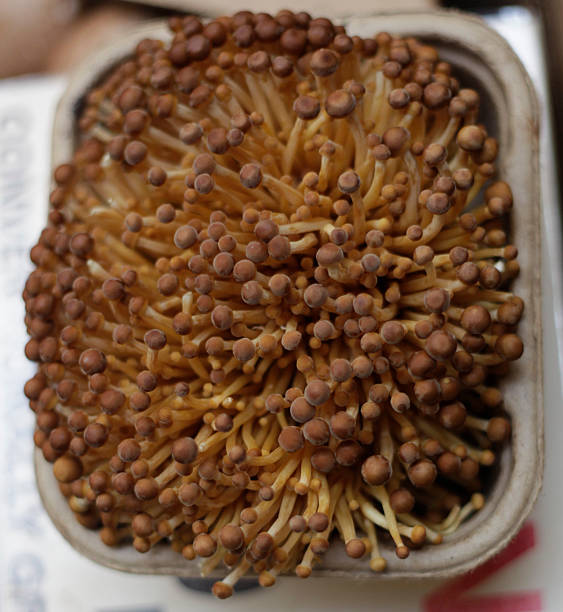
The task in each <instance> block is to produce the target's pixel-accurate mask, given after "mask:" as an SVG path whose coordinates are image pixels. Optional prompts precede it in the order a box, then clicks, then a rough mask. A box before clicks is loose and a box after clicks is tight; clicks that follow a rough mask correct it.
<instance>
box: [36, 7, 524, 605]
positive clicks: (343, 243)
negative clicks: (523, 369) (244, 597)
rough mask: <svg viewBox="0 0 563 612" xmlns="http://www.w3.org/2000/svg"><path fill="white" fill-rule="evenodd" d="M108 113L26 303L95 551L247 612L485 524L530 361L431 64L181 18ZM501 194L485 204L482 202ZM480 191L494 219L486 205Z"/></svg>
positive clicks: (316, 28) (46, 422) (60, 468)
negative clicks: (343, 556)
mask: <svg viewBox="0 0 563 612" xmlns="http://www.w3.org/2000/svg"><path fill="white" fill-rule="evenodd" d="M170 27H171V30H172V33H173V38H172V42H171V44H170V45H168V46H167V45H165V44H164V43H163V42H161V41H158V40H143V41H142V42H140V43H139V44H138V46H137V48H136V51H135V53H134V55H133V56H132V57H131V59H129V60H128V61H125V62H124V63H122V64H120V65H119V66H118V67H117V68H115V69H114V70H113V72H112V73H111V74H110V76H109V77H108V78H106V80H105V81H104V82H103V83H102V84H101V85H100V86H98V87H96V88H95V89H93V90H92V91H91V92H90V93H89V94H88V96H87V99H86V101H85V109H84V111H83V113H82V116H81V118H80V121H79V127H80V130H81V140H80V145H79V146H78V148H77V150H76V152H75V154H74V157H73V160H72V162H71V163H68V164H64V165H61V166H59V167H58V168H57V169H56V170H55V173H54V179H55V182H56V186H55V188H54V190H53V192H52V193H51V197H50V203H51V209H50V213H49V225H48V227H47V228H46V229H45V230H43V232H42V234H41V237H40V239H39V242H38V244H37V245H36V246H35V247H33V249H32V251H31V259H32V261H33V262H34V264H35V265H36V270H35V271H34V272H32V274H31V275H30V277H29V279H28V280H27V283H26V286H25V291H24V298H25V302H26V311H27V315H26V324H27V327H28V330H29V333H30V335H31V339H30V341H29V343H28V344H27V346H26V355H27V357H28V358H29V359H31V360H33V361H35V362H37V364H38V371H37V374H36V375H35V376H34V377H33V378H32V379H31V380H30V381H28V382H27V383H26V385H25V393H26V395H27V397H28V398H29V400H30V405H31V408H32V409H33V411H34V412H35V413H36V415H37V428H36V431H35V443H36V445H37V446H38V447H39V448H41V449H42V451H43V455H44V457H45V459H46V460H47V461H50V462H53V463H54V466H53V469H54V474H55V476H56V478H57V479H58V481H59V482H60V488H61V491H62V492H63V493H64V495H66V496H67V497H68V503H69V504H70V507H71V508H72V510H73V511H74V513H75V515H76V517H77V519H78V520H79V521H80V522H81V523H82V524H83V525H85V526H87V527H90V528H98V527H100V526H102V527H101V530H100V536H101V538H102V540H103V542H104V543H105V544H107V545H109V546H115V545H118V544H119V543H121V542H123V541H131V540H132V542H133V546H134V547H135V548H136V549H137V550H138V551H139V552H146V551H148V550H149V549H151V548H152V547H153V546H155V545H157V544H158V543H159V542H161V541H165V542H168V543H169V544H170V545H171V546H172V548H173V549H174V550H175V551H177V552H178V553H181V554H182V555H183V556H184V557H185V558H186V559H189V560H191V559H194V558H196V557H199V558H201V559H202V565H201V569H202V572H203V574H204V575H207V574H209V573H210V572H212V571H213V570H214V569H215V568H223V569H224V572H225V574H226V577H225V578H224V579H223V580H221V581H219V582H216V583H215V585H214V587H213V592H214V593H215V595H217V596H218V597H221V598H224V597H228V596H229V595H231V594H232V592H233V587H234V585H235V583H236V582H237V580H238V579H239V578H240V577H241V576H243V575H244V574H245V573H247V572H248V571H251V570H253V571H255V572H256V573H257V574H258V575H259V581H260V584H261V585H262V586H270V585H272V584H274V582H275V580H276V576H277V575H278V574H281V573H283V572H290V571H292V572H295V573H296V574H297V575H298V576H301V577H307V576H308V575H309V574H310V573H311V570H312V567H313V565H314V564H315V563H316V562H317V561H319V560H320V559H321V558H322V556H323V555H324V554H325V553H326V551H327V550H328V548H329V541H330V538H331V536H332V535H333V534H334V533H335V532H338V534H339V535H340V537H341V538H342V540H343V541H344V543H345V549H346V553H347V554H348V555H349V556H350V557H353V558H360V557H367V558H369V565H370V567H371V568H372V569H373V570H374V571H376V572H379V571H383V570H384V569H385V565H386V562H385V559H384V557H383V556H382V553H381V550H382V548H380V543H381V542H380V540H382V541H389V542H392V544H393V546H394V548H395V550H396V554H397V555H398V556H399V557H400V558H405V557H407V556H408V555H409V551H410V550H411V549H418V548H419V547H421V546H422V545H424V544H425V543H431V544H438V543H439V542H440V541H441V540H442V539H443V537H445V536H448V535H450V534H452V533H453V532H455V530H456V529H457V528H458V527H459V525H460V524H461V523H462V522H463V521H464V520H466V519H467V518H468V517H469V516H470V515H471V514H472V513H473V512H475V511H477V510H479V509H480V508H481V507H482V506H483V504H484V503H485V498H484V495H483V491H484V487H485V484H486V480H487V466H490V465H492V464H493V463H494V461H495V456H496V455H497V453H498V448H497V445H498V444H499V443H502V442H503V441H505V440H507V439H508V438H509V431H510V425H509V421H508V420H507V418H506V417H505V416H503V408H504V406H503V397H502V394H501V392H500V391H499V389H498V388H497V381H498V377H499V376H500V375H502V374H503V373H505V371H506V369H507V365H508V362H509V361H511V360H514V359H518V358H519V357H520V355H521V353H522V350H523V347H522V342H521V340H520V339H519V337H518V336H517V335H516V334H515V333H514V329H515V326H516V324H517V323H518V321H519V319H520V317H521V315H522V311H523V306H524V305H523V302H522V300H521V299H519V298H518V297H515V296H514V295H512V294H511V293H510V292H509V291H508V289H507V287H508V285H509V283H510V280H511V279H512V278H513V277H514V276H515V275H516V274H517V273H518V264H517V262H516V255H517V250H516V248H515V247H514V246H512V245H510V244H507V231H506V215H507V213H508V212H509V210H510V208H511V207H512V203H513V202H512V194H511V190H510V187H509V186H508V185H507V184H506V183H504V182H492V176H493V175H494V173H495V167H494V161H495V157H496V155H497V149H498V147H497V142H496V140H495V139H494V138H492V137H490V136H489V135H488V134H487V131H486V129H485V127H484V126H483V125H481V124H480V123H478V110H479V96H478V94H477V93H476V92H475V91H473V90H470V89H462V88H460V85H459V83H458V81H457V80H456V79H455V77H453V76H452V75H451V71H450V66H449V65H448V64H447V63H445V62H442V61H440V60H439V58H438V55H437V53H436V51H435V49H433V48H432V47H429V46H426V45H422V44H420V43H419V42H417V41H416V40H414V39H412V38H407V39H400V38H395V37H392V36H390V35H389V34H386V33H382V34H378V35H377V36H376V37H375V38H373V39H361V38H358V37H350V36H348V35H347V34H346V33H345V30H344V28H343V27H341V26H335V25H333V24H332V23H331V22H330V21H328V20H327V19H311V18H310V16H309V15H307V14H306V13H299V14H293V13H291V12H289V11H281V12H280V13H279V14H278V15H277V16H276V17H275V18H274V17H271V16H269V15H266V14H259V15H253V14H251V13H248V12H241V13H238V14H236V15H235V16H234V17H224V18H220V19H217V20H215V21H212V22H210V23H207V24H205V25H204V24H203V23H201V22H200V21H199V20H198V19H197V18H195V17H185V18H173V19H172V20H171V21H170ZM482 188H483V189H482ZM483 192H484V193H483Z"/></svg>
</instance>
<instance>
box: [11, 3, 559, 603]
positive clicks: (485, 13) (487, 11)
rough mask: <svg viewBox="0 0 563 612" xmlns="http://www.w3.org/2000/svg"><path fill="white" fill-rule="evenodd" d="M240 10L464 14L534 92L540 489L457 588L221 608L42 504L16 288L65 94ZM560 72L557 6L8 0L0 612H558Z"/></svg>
mask: <svg viewBox="0 0 563 612" xmlns="http://www.w3.org/2000/svg"><path fill="white" fill-rule="evenodd" d="M242 8H248V9H251V10H255V11H257V12H259V11H269V12H272V13H275V12H276V11H277V10H279V9H281V8H296V9H297V10H307V11H309V12H310V13H311V14H314V15H315V16H328V17H333V16H346V15H354V16H360V15H363V14H366V15H367V14H370V15H371V14H375V13H377V12H378V11H389V10H391V11H406V10H410V11H412V10H418V9H420V10H433V9H438V8H454V9H460V10H464V11H470V12H473V13H477V14H479V15H480V16H482V17H483V18H484V19H485V20H486V21H487V23H488V24H489V25H490V26H491V27H492V28H494V29H495V30H497V31H498V32H499V33H500V34H501V35H503V36H504V37H505V38H506V39H507V40H508V42H509V43H510V44H511V45H512V47H513V48H514V50H515V51H516V53H517V54H518V55H519V57H520V59H521V61H522V62H523V64H524V66H525V67H526V69H527V71H528V73H529V75H530V77H531V80H532V82H533V84H534V87H535V89H536V92H537V95H538V100H539V106H540V124H541V125H540V131H541V138H540V168H541V170H540V172H541V177H540V178H541V188H542V228H543V232H542V238H543V240H542V249H543V262H544V263H543V278H542V286H541V287H538V288H537V290H538V291H541V295H542V299H543V341H544V364H545V366H544V367H545V377H544V395H545V411H546V415H545V416H546V423H547V427H546V470H545V478H544V489H543V492H542V494H541V496H540V498H539V500H538V503H537V505H536V508H535V510H534V512H533V513H532V516H531V519H530V521H529V522H528V523H527V525H526V526H525V528H524V530H523V531H522V532H521V534H520V535H519V536H518V537H517V538H516V540H515V541H514V542H513V544H512V545H511V546H509V548H508V549H507V552H506V553H503V554H501V555H500V556H499V557H498V558H496V559H495V560H493V562H491V563H488V564H486V567H484V568H481V569H480V570H478V572H477V574H476V576H479V577H473V578H471V577H470V578H469V582H467V581H466V582H465V583H464V585H463V586H462V587H460V586H459V584H458V587H457V590H455V588H454V590H453V591H452V590H451V589H452V588H453V587H452V585H451V584H449V583H446V585H444V583H443V582H440V581H436V580H434V581H425V582H416V583H412V582H409V583H408V584H401V585H400V587H399V588H398V586H397V585H396V584H393V583H385V582H379V581H378V582H377V583H371V582H357V583H355V584H354V586H353V591H351V590H350V584H349V583H348V582H346V581H345V580H344V579H334V580H332V579H331V580H330V581H328V580H320V579H317V580H314V579H310V580H308V581H298V580H296V579H292V578H282V579H281V580H279V583H278V584H277V585H276V587H275V589H274V591H265V590H264V589H258V590H251V591H247V592H244V593H239V594H238V595H237V597H235V598H233V599H232V600H230V601H227V602H219V601H217V600H215V599H214V598H212V597H211V596H210V595H209V594H208V593H207V592H205V593H203V592H198V591H194V590H190V589H186V588H185V586H183V585H182V584H181V583H180V581H179V580H177V579H175V578H173V577H166V576H134V575H127V574H121V573H119V572H116V571H113V570H109V569H107V568H104V567H101V566H98V565H96V564H94V563H93V562H91V561H89V560H88V559H86V558H84V557H83V556H81V555H80V554H79V553H78V552H77V551H75V550H73V549H72V548H71V547H70V545H69V544H68V543H67V542H66V541H65V540H64V539H63V538H62V536H61V535H60V534H59V533H58V532H57V531H56V529H55V528H54V527H53V525H52V524H51V522H50V520H49V518H48V517H47V515H46V514H45V512H44V510H43V509H42V506H41V501H40V499H39V496H38V494H37V488H36V485H35V478H34V471H33V464H32V460H31V457H32V449H33V442H32V432H33V418H32V413H31V411H30V410H29V409H27V407H26V405H25V402H24V401H23V397H22V392H21V389H22V387H23V382H24V381H25V380H26V379H27V378H29V376H30V375H31V373H32V372H33V370H34V367H33V364H31V363H28V362H27V361H26V360H25V357H24V355H23V350H22V347H23V345H24V341H25V329H24V326H23V306H22V301H21V287H22V285H23V281H24V279H25V277H26V275H27V273H28V272H29V271H30V269H31V264H30V262H29V258H28V251H29V247H30V246H31V245H32V244H33V243H34V241H35V240H36V237H37V235H38V234H39V232H40V230H41V228H42V226H43V224H44V219H45V216H46V212H45V211H46V203H47V197H48V189H49V183H50V150H51V129H52V121H53V115H54V110H55V108H56V104H57V101H58V99H59V98H60V96H61V94H62V92H63V91H64V89H65V87H66V85H67V83H68V81H69V75H70V74H71V72H72V70H73V69H74V68H75V67H76V66H77V65H79V63H80V62H81V61H82V60H83V59H84V58H85V57H87V56H88V55H90V54H91V53H93V52H95V51H96V50H97V49H99V48H101V47H103V46H104V45H105V44H107V43H109V42H111V41H113V40H115V39H116V38H118V37H119V36H120V35H121V33H122V32H124V31H126V30H127V29H128V28H131V27H133V26H134V25H135V24H138V23H140V22H142V21H144V20H148V19H154V18H158V17H166V16H168V15H171V14H173V13H177V12H179V11H185V12H192V13H196V14H201V15H218V14H225V13H232V12H234V11H236V10H238V9H242ZM562 66H563V0H546V1H544V2H540V0H536V1H531V2H517V0H508V1H507V2H504V1H500V2H497V1H495V0H443V1H442V2H439V1H438V0H344V1H339V2H337V0H241V2H234V1H233V0H152V1H151V0H146V1H144V2H133V1H116V0H114V1H107V2H104V1H93V0H0V612H44V611H46V612H180V611H182V612H183V611H184V610H193V611H194V612H199V611H205V612H208V611H209V612H211V611H214V610H217V611H219V610H221V611H224V610H245V612H253V611H256V612H258V611H260V612H263V611H264V609H268V610H269V611H270V612H276V611H278V610H279V611H283V612H286V611H287V610H291V609H294V610H307V611H308V612H312V611H315V610H318V611H319V612H320V611H322V612H327V611H328V610H342V609H351V610H354V611H356V610H366V611H367V610H370V611H371V610H373V609H379V610H385V611H386V612H393V611H395V612H410V611H413V612H416V611H418V610H420V611H424V612H439V611H441V612H462V611H463V612H532V611H536V612H537V611H539V610H542V611H544V612H561V610H563V581H561V578H560V574H561V562H560V558H561V545H562V544H563V522H562V521H561V519H560V514H561V507H563V487H561V468H560V466H561V465H563V445H562V444H561V440H560V432H561V431H562V430H563V411H562V410H561V405H562V393H561V381H562V379H563V375H562V374H563V370H562V366H561V364H562V363H563V292H562V279H563V278H562V277H563V265H562V264H563V255H562V236H563V228H562V227H561V216H562V211H561V205H560V202H561V201H563V198H562V197H561V195H562V194H561V185H563V181H560V180H559V176H560V175H561V172H560V169H561V160H562V159H563V69H562V68H561V67H562ZM521 204H522V205H526V202H522V203H521ZM470 583H472V584H470ZM469 586H471V587H472V588H471V590H468V591H467V592H466V589H469ZM444 589H446V590H444ZM447 589H450V590H449V591H448V590H447ZM351 592H353V596H351V595H350V593H351Z"/></svg>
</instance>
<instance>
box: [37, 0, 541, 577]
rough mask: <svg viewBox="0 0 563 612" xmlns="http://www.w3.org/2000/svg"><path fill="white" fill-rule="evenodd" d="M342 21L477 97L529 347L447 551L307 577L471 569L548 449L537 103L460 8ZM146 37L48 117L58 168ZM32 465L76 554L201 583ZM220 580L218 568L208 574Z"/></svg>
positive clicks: (152, 32) (495, 545) (506, 532)
mask: <svg viewBox="0 0 563 612" xmlns="http://www.w3.org/2000/svg"><path fill="white" fill-rule="evenodd" d="M343 23H344V24H345V25H346V26H347V29H348V32H349V33H351V34H358V35H363V36H367V35H371V34H374V33H376V32H379V31H388V32H390V33H392V34H397V35H402V36H416V37H417V38H419V39H421V40H424V41H426V42H429V43H431V44H432V45H434V46H435V47H436V48H437V49H438V51H439V53H440V56H441V58H442V59H444V60H446V61H448V62H450V63H451V64H452V68H453V73H454V74H455V75H456V76H458V77H459V79H460V81H461V83H462V85H463V86H469V87H473V88H475V89H477V90H478V91H479V93H480V95H481V99H482V105H481V115H480V120H481V121H482V122H483V123H485V124H486V126H487V129H488V131H489V133H491V134H492V135H493V136H495V137H497V138H498V140H499V145H500V150H499V158H498V162H497V167H498V172H497V175H498V177H499V178H502V179H503V180H506V181H507V182H508V183H509V184H510V185H511V187H512V190H513V193H514V200H515V204H514V208H513V210H512V214H511V219H510V226H511V227H510V234H511V240H512V242H513V243H515V244H516V245H517V246H518V248H519V262H520V266H521V272H520V275H519V277H518V278H517V279H516V280H515V282H514V284H513V290H514V292H515V293H516V294H517V295H519V296H520V297H522V298H523V299H524V301H525V304H526V307H525V310H524V315H523V317H522V320H521V322H520V325H519V328H518V333H519V335H520V336H521V337H522V340H523V341H524V347H525V350H524V354H523V356H522V358H521V359H520V360H518V361H516V362H514V363H512V364H511V366H512V367H511V369H510V373H509V375H508V376H506V377H504V378H503V379H502V382H501V389H502V390H503V393H504V398H505V408H506V410H507V412H508V413H509V414H510V417H511V420H512V439H511V444H510V445H509V446H507V447H506V448H505V449H504V451H503V452H502V454H501V456H500V457H499V460H498V466H497V471H496V473H495V476H494V478H493V481H492V482H491V484H490V486H489V488H488V491H487V494H486V504H485V507H484V508H483V509H482V510H481V511H479V512H477V513H476V514H475V515H474V516H473V517H472V518H471V519H470V520H468V521H467V522H466V523H464V524H463V525H462V526H461V527H460V528H459V529H458V530H457V531H456V532H455V533H454V534H453V535H450V536H448V537H446V538H445V539H444V542H443V543H442V544H440V545H438V546H433V545H430V544H428V545H426V546H424V547H423V548H422V549H420V550H414V551H412V553H411V555H410V556H409V557H408V559H405V560H400V559H397V558H396V556H395V554H394V552H393V550H392V548H391V547H390V546H389V547H388V548H386V547H385V544H383V545H382V553H383V555H384V557H385V558H386V560H387V563H388V567H387V569H386V571H385V572H383V573H381V574H375V573H373V572H372V571H371V570H370V569H369V564H368V562H367V560H366V559H359V560H354V559H350V558H349V557H347V555H346V554H345V552H344V549H343V546H342V545H341V543H340V542H338V543H336V542H335V543H334V544H333V545H332V546H331V549H330V551H329V552H328V553H327V555H326V556H325V558H324V559H323V560H322V562H321V563H319V564H318V565H317V566H316V567H315V569H314V571H313V574H312V576H313V577H314V576H349V577H350V578H354V579H361V578H364V579H370V580H389V579H397V578H440V577H448V576H453V575H457V574H460V573H463V572H466V571H469V570H471V569H473V568H475V567H476V566H477V565H479V564H481V563H483V562H484V561H486V560H487V559H489V558H490V557H492V556H493V555H494V554H495V553H497V552H498V551H499V550H501V549H502V548H503V547H504V546H505V545H506V544H507V543H508V542H509V541H510V539H511V538H512V537H513V536H514V535H515V534H516V532H517V531H518V529H519V528H520V526H521V525H522V523H523V521H524V520H525V518H526V517H527V516H528V514H529V513H530V511H531V509H532V507H533V504H534V502H535V500H536V498H537V495H538V493H539V490H540V488H541V482H542V475H543V456H544V455H543V453H544V448H543V385H542V382H543V381H542V373H543V367H542V333H541V331H542V330H541V294H540V292H541V272H542V269H541V260H540V257H541V251H540V219H541V214H540V206H541V202H540V177H539V151H538V135H539V124H538V121H539V119H538V109H537V102H536V98H535V94H534V92H533V88H532V85H531V82H530V79H529V77H528V75H527V74H526V71H525V70H524V68H523V66H522V64H521V63H520V61H519V60H518V58H517V56H516V55H515V53H514V52H513V51H512V49H511V48H510V46H509V45H508V43H507V42H506V41H505V40H504V39H503V38H502V37H500V36H499V35H498V34H496V33H495V32H494V31H493V30H491V29H490V28H489V27H488V26H487V25H485V23H484V22H483V21H482V20H480V19H478V18H476V17H472V16H468V15H466V14H463V13H459V12H455V11H432V12H418V13H395V14H392V13H384V14H378V15H373V16H367V17H361V18H360V17H357V18H349V19H345V20H343ZM146 37H153V38H161V39H162V40H167V39H169V38H170V34H169V32H168V31H167V28H166V24H165V23H164V22H162V21H159V22H150V23H148V24H146V25H144V26H142V27H137V28H135V29H134V30H132V31H131V33H130V34H128V35H125V36H123V37H122V38H121V39H120V40H119V41H118V42H116V43H115V44H113V45H111V46H109V47H107V48H105V49H103V50H101V51H99V52H98V53H97V54H96V55H95V56H93V57H92V58H90V59H89V60H88V61H86V62H85V63H83V64H82V65H81V66H80V67H79V69H78V70H77V71H76V72H75V73H74V75H73V76H72V78H71V79H70V82H69V86H68V88H67V90H66V92H65V94H64V96H63V98H62V99H61V101H60V103H59V107H58V110H57V114H56V118H55V125H54V133H53V151H52V165H53V167H55V166H56V165H57V164H59V163H62V162H64V161H66V160H67V159H69V158H70V157H71V155H72V152H73V150H74V147H75V143H76V138H77V129H76V119H77V115H78V114H79V112H80V108H81V100H82V99H83V97H84V96H85V95H86V93H87V92H88V91H89V89H90V88H91V87H92V86H93V85H95V84H96V83H97V82H98V81H100V79H101V78H103V76H104V75H105V74H107V72H108V71H109V70H110V69H111V68H112V67H113V66H114V65H115V64H117V63H118V62H119V61H121V60H122V59H124V58H126V57H127V56H128V55H130V53H131V52H132V50H133V48H134V45H135V44H136V43H137V42H138V41H140V40H141V39H143V38H146ZM35 468H36V476H37V483H38V487H39V492H40V495H41V498H42V501H43V504H44V506H45V508H46V510H47V512H48V514H49V515H50V517H51V519H52V520H53V523H54V524H55V526H56V527H57V529H58V530H59V531H60V532H61V534H62V535H63V536H64V537H65V538H66V539H67V540H68V541H69V543H70V544H71V545H72V546H73V547H74V548H75V549H76V550H78V551H79V552H80V553H82V554H84V555H86V556H87V557H89V558H90V559H92V560H94V561H96V562H98V563H100V564H103V565H106V566H108V567H112V568H115V569H119V570H122V571H127V572H133V573H147V574H166V575H178V576H183V577H194V578H195V577H199V575H200V574H199V568H198V565H197V563H196V562H188V561H186V560H185V559H183V557H182V556H181V555H179V554H178V553H175V552H174V551H173V550H172V549H171V548H170V547H169V546H164V545H163V546H157V547H155V549H153V550H151V551H150V552H149V553H146V554H144V555H141V554H139V553H137V552H136V551H135V549H134V548H133V547H132V546H122V547H119V548H109V547H107V546H105V545H104V544H103V543H102V542H101V540H100V538H99V535H98V533H97V532H96V531H89V530H87V529H85V528H84V527H82V526H81V525H80V524H79V523H78V522H77V521H76V519H75V518H74V516H73V513H72V511H71V510H70V508H69V506H68V504H67V501H66V499H65V498H64V497H63V496H62V494H61V493H60V491H59V487H58V484H57V482H56V480H55V478H54V476H53V474H52V467H51V465H50V464H48V463H47V462H46V461H45V460H44V459H43V457H42V455H41V452H40V451H39V450H36V452H35ZM221 575H223V573H221V571H220V570H219V571H216V572H214V573H213V574H212V576H221Z"/></svg>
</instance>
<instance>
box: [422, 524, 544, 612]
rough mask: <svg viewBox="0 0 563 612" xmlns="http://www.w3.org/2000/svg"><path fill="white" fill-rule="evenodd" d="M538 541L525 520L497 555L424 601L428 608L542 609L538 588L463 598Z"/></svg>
mask: <svg viewBox="0 0 563 612" xmlns="http://www.w3.org/2000/svg"><path fill="white" fill-rule="evenodd" d="M535 545H536V533H535V529H534V525H533V524H532V523H526V524H525V525H524V527H522V529H521V530H520V532H519V533H518V535H517V536H516V537H515V538H514V540H512V542H510V544H509V545H508V546H507V547H506V548H505V549H504V550H502V551H501V552H500V553H499V554H498V555H496V556H495V557H493V558H492V559H490V560H489V561H487V562H486V563H484V564H483V565H480V566H479V567H477V568H476V569H475V570H474V571H472V572H469V573H467V574H464V575H463V576H460V577H459V578H454V579H453V580H451V581H449V582H447V583H446V584H445V585H444V586H442V587H440V588H439V589H437V590H436V591H434V592H433V593H431V594H430V595H428V596H427V597H426V598H425V600H424V602H423V609H424V610H425V612H538V611H540V610H542V602H541V594H540V592H539V591H523V592H521V593H507V594H503V595H491V596H483V597H473V598H467V599H461V596H462V595H463V594H464V593H466V592H467V591H468V590H469V589H471V588H473V587H474V586H477V585H478V584H480V583H481V582H483V581H485V580H486V579H487V578H489V577H490V576H492V575H493V574H495V573H496V572H498V571H500V570H501V569H502V568H503V567H504V566H505V565H508V564H509V563H512V562H513V561H514V560H515V559H517V558H518V557H520V556H521V555H523V554H524V553H525V552H527V551H528V550H530V549H532V548H534V546H535Z"/></svg>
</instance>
